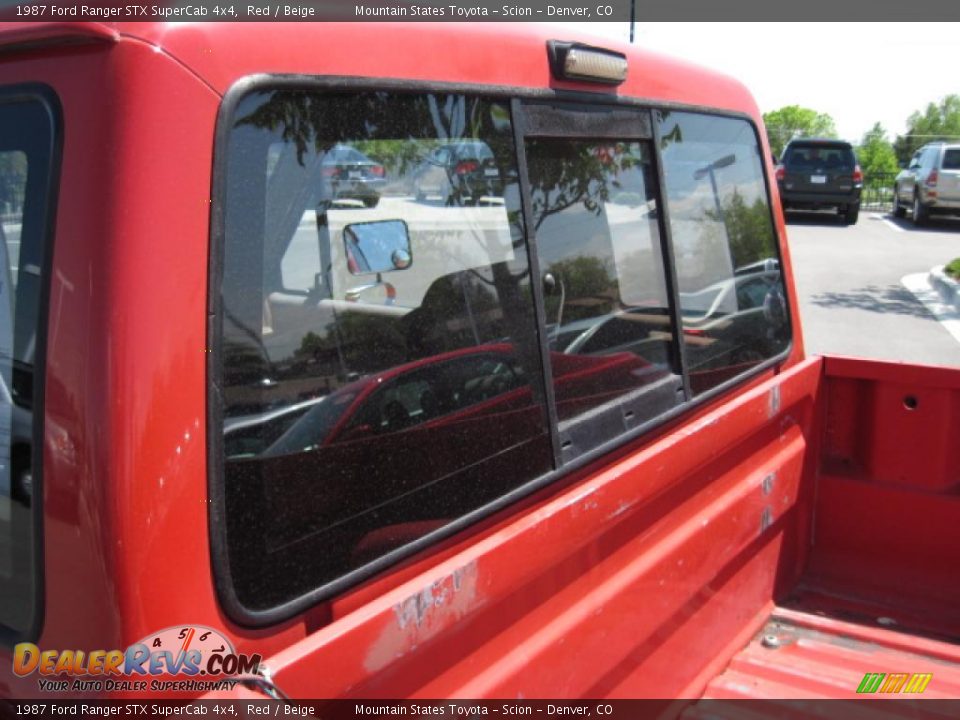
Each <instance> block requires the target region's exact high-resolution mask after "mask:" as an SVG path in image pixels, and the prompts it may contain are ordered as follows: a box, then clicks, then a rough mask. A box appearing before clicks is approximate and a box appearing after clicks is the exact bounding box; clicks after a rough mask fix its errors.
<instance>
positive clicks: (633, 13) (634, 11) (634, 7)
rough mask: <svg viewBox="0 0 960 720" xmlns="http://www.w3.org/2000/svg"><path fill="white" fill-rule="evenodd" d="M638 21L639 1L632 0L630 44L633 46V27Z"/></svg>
mask: <svg viewBox="0 0 960 720" xmlns="http://www.w3.org/2000/svg"><path fill="white" fill-rule="evenodd" d="M636 19H637V0H630V44H631V45H632V44H633V26H634V23H635V21H636Z"/></svg>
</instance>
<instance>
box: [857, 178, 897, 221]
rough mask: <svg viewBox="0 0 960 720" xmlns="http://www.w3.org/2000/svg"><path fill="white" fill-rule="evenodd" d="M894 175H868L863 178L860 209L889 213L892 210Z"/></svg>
mask: <svg viewBox="0 0 960 720" xmlns="http://www.w3.org/2000/svg"><path fill="white" fill-rule="evenodd" d="M896 177H897V174H896V173H869V174H865V175H864V176H863V195H862V196H861V197H860V207H862V208H863V209H864V210H876V211H881V212H882V211H890V210H892V209H893V182H894V180H896Z"/></svg>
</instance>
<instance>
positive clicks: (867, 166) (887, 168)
mask: <svg viewBox="0 0 960 720" xmlns="http://www.w3.org/2000/svg"><path fill="white" fill-rule="evenodd" d="M857 160H859V162H860V169H861V170H863V174H864V176H865V177H868V178H869V177H878V176H881V175H889V174H896V172H897V170H898V169H899V167H898V165H897V154H896V153H895V152H894V150H893V145H892V144H891V143H890V141H889V140H887V131H886V130H884V129H883V126H882V125H881V124H880V123H874V125H873V127H872V128H870V129H869V130H868V131H867V132H866V134H864V136H863V140H862V141H861V142H860V147H859V148H857Z"/></svg>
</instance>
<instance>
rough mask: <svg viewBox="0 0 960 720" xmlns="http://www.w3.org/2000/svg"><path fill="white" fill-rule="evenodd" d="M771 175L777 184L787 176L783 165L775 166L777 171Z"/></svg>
mask: <svg viewBox="0 0 960 720" xmlns="http://www.w3.org/2000/svg"><path fill="white" fill-rule="evenodd" d="M773 175H774V177H776V179H777V182H779V181H780V180H783V179H784V178H785V177H786V176H787V169H786V168H785V167H783V165H777V169H776V170H775V171H774V173H773Z"/></svg>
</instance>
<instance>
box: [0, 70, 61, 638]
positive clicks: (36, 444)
mask: <svg viewBox="0 0 960 720" xmlns="http://www.w3.org/2000/svg"><path fill="white" fill-rule="evenodd" d="M23 102H39V103H40V104H41V105H42V106H43V107H44V109H45V110H46V111H47V114H48V115H49V118H50V157H49V162H48V166H47V178H46V179H47V183H46V187H45V188H44V199H45V200H46V212H45V218H46V223H45V227H44V228H43V237H42V239H41V242H42V244H43V248H42V253H43V267H42V268H41V270H40V288H39V297H38V299H37V318H38V327H37V335H36V344H35V346H34V365H33V408H32V413H33V418H32V419H33V426H32V428H31V441H32V444H33V447H32V448H31V449H30V451H31V460H30V462H31V474H32V500H31V503H30V508H31V511H32V518H31V519H32V521H33V527H32V531H33V543H32V550H33V555H34V560H35V565H34V568H33V570H34V578H33V581H34V582H33V588H34V598H33V616H32V618H31V622H30V623H29V625H28V626H27V627H26V628H25V629H22V630H17V629H15V628H11V627H9V626H7V625H5V624H4V623H3V622H2V621H0V645H7V646H10V647H12V646H13V645H16V644H17V643H19V642H30V641H36V640H37V639H38V638H39V637H40V634H41V632H42V631H43V623H44V619H45V610H46V580H45V573H44V570H45V562H44V542H43V535H44V523H43V505H44V503H43V497H44V492H43V487H44V484H43V462H42V460H43V447H44V444H43V439H44V425H45V404H44V398H45V389H46V370H47V330H48V325H49V316H50V287H51V276H52V274H53V244H54V237H55V235H56V221H57V207H58V200H59V193H60V171H61V168H62V162H63V136H64V122H63V109H62V106H61V104H60V98H59V97H58V95H57V93H56V91H55V90H54V89H53V87H51V86H50V85H47V84H46V83H41V82H27V83H17V84H12V85H5V86H0V108H2V107H3V106H4V105H8V104H14V103H23Z"/></svg>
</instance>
